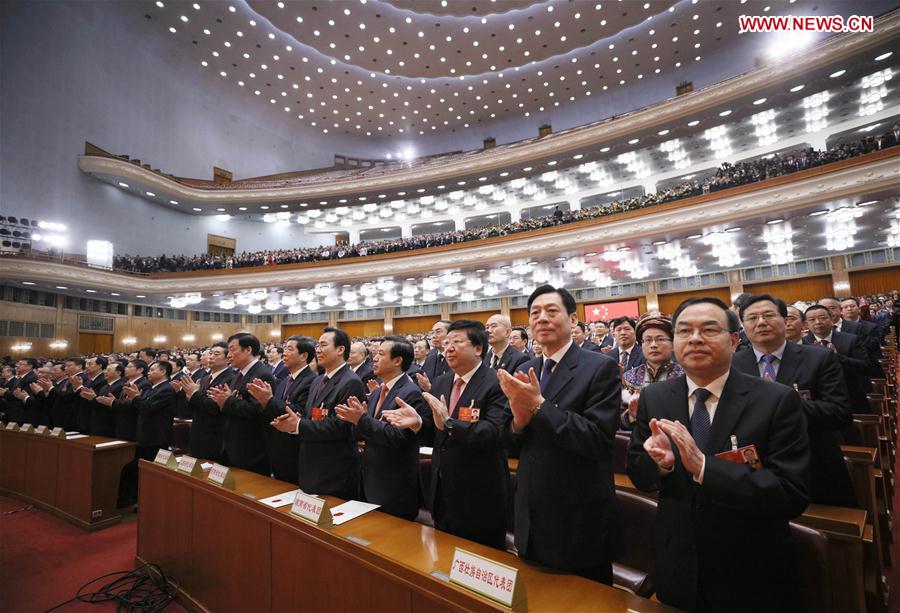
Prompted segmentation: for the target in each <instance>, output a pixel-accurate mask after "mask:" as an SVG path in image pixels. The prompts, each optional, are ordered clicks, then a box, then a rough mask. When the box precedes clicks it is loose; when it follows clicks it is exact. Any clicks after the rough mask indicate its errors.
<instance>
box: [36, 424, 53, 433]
mask: <svg viewBox="0 0 900 613" xmlns="http://www.w3.org/2000/svg"><path fill="white" fill-rule="evenodd" d="M34 433H35V434H50V433H49V432H48V431H47V426H45V425H43V424H42V425H40V426H38V427H37V428H35V429H34Z"/></svg>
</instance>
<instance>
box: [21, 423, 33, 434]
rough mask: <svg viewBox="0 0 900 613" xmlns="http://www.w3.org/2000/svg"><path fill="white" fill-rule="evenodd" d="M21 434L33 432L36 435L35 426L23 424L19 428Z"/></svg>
mask: <svg viewBox="0 0 900 613" xmlns="http://www.w3.org/2000/svg"><path fill="white" fill-rule="evenodd" d="M19 432H31V433H32V434H33V433H34V426H32V425H31V424H22V427H21V428H19Z"/></svg>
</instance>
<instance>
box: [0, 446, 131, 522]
mask: <svg viewBox="0 0 900 613" xmlns="http://www.w3.org/2000/svg"><path fill="white" fill-rule="evenodd" d="M112 440H115V439H109V438H103V437H101V436H88V437H86V438H78V439H74V440H62V439H59V438H55V437H52V436H46V435H41V434H23V433H20V432H8V431H6V430H0V492H2V493H4V494H7V495H9V496H13V497H15V498H19V499H21V500H24V501H25V502H29V503H31V504H33V505H35V506H37V507H40V508H41V509H43V510H45V511H48V512H50V513H52V514H54V515H56V516H58V517H60V518H62V519H64V520H66V521H68V522H70V523H72V524H75V525H76V526H78V527H79V528H84V529H85V530H88V531H94V530H101V529H103V528H108V527H109V526H112V525H115V524H118V523H119V522H121V521H122V516H121V515H120V514H119V512H118V511H117V510H116V499H117V496H118V491H119V476H120V474H121V472H122V467H123V466H125V465H126V464H127V463H128V462H130V461H131V460H132V459H134V443H128V442H122V443H121V444H118V445H111V446H108V447H100V448H99V449H98V448H97V447H96V445H97V444H98V443H106V442H110V441H112Z"/></svg>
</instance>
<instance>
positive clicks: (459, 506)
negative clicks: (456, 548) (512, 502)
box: [423, 364, 510, 549]
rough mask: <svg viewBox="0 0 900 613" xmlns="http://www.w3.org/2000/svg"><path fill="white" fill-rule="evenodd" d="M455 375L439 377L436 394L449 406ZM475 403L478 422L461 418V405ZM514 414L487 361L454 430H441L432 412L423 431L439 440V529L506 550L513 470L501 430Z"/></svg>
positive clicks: (434, 501)
mask: <svg viewBox="0 0 900 613" xmlns="http://www.w3.org/2000/svg"><path fill="white" fill-rule="evenodd" d="M455 377H456V375H455V373H454V372H453V371H452V370H449V371H447V372H446V373H445V374H443V375H441V376H440V377H438V378H437V380H435V381H433V382H432V386H431V394H432V395H433V396H434V397H435V398H440V397H441V396H443V397H444V398H445V399H446V401H447V403H448V405H449V403H450V394H451V391H452V389H453V380H454V379H455ZM470 406H471V407H474V408H477V409H481V411H480V416H479V419H478V421H474V422H463V421H460V420H459V419H458V416H459V409H460V407H470ZM448 408H449V407H448ZM509 415H510V413H509V405H508V404H507V401H506V396H504V395H503V391H502V390H501V389H500V382H499V380H498V379H497V374H496V373H495V372H494V371H493V370H491V369H490V368H488V367H486V366H485V365H484V364H481V366H480V367H479V368H478V370H476V371H475V373H474V374H473V375H472V378H471V379H470V380H469V383H468V384H467V385H466V387H465V389H463V391H462V394H461V395H460V398H459V402H458V403H457V406H456V409H455V410H454V411H453V413H452V414H451V415H450V417H451V418H452V419H453V429H452V433H450V432H449V431H448V429H447V428H445V429H444V430H443V431H441V430H438V429H436V428H435V427H434V419H433V416H432V414H431V411H427V412H426V414H425V417H424V418H423V430H424V432H426V433H433V439H434V443H433V447H434V452H433V455H432V457H431V491H430V493H429V496H428V501H429V508H430V509H431V513H432V516H433V517H434V524H435V527H437V528H438V529H439V530H444V531H445V532H450V533H451V534H455V535H457V536H461V537H463V538H467V539H469V540H472V541H476V542H478V543H483V544H485V545H489V546H491V547H496V548H498V549H504V548H505V541H506V509H507V507H506V491H507V484H508V480H509V468H508V466H507V464H506V452H505V451H504V448H503V441H502V439H501V434H500V431H501V430H502V428H503V427H504V424H505V423H506V422H507V421H508V419H509Z"/></svg>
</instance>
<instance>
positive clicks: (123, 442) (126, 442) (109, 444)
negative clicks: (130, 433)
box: [69, 437, 128, 449]
mask: <svg viewBox="0 0 900 613" xmlns="http://www.w3.org/2000/svg"><path fill="white" fill-rule="evenodd" d="M69 438H72V437H69ZM127 444H128V441H107V442H105V443H97V444H96V445H94V448H96V449H101V448H102V447H112V446H113V445H127Z"/></svg>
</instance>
